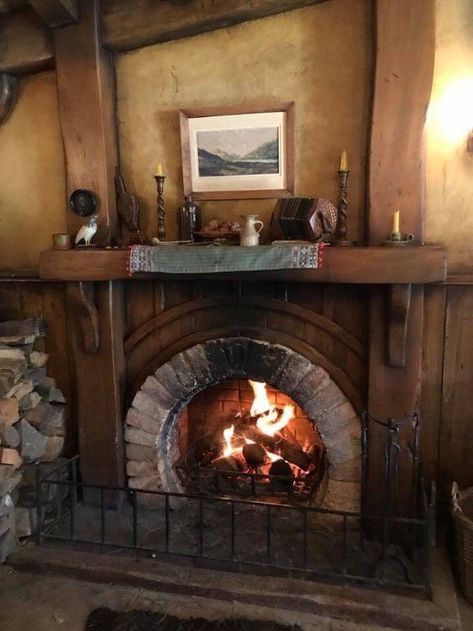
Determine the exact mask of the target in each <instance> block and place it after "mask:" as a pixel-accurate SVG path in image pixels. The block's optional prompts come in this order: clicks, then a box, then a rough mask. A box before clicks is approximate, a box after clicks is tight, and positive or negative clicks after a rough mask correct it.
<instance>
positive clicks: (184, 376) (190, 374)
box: [170, 353, 199, 394]
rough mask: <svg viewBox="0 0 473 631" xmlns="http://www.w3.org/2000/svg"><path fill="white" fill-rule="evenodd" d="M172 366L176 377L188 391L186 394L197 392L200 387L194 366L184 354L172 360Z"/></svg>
mask: <svg viewBox="0 0 473 631" xmlns="http://www.w3.org/2000/svg"><path fill="white" fill-rule="evenodd" d="M170 364H171V366H172V367H173V369H174V372H175V373H176V377H177V378H178V379H179V381H180V382H181V383H182V385H183V386H184V388H185V389H186V393H187V394H190V393H192V392H196V391H197V388H198V386H199V383H198V380H197V376H196V374H195V372H194V370H193V368H192V366H191V365H190V364H188V363H187V361H186V357H185V355H184V353H179V354H178V355H175V356H174V357H173V358H172V359H171V360H170Z"/></svg>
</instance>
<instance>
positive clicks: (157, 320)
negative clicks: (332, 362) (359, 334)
mask: <svg viewBox="0 0 473 631" xmlns="http://www.w3.org/2000/svg"><path fill="white" fill-rule="evenodd" d="M229 304H230V305H240V306H254V307H261V308H264V309H268V310H272V311H277V312H280V313H285V314H287V315H291V316H294V317H296V318H300V319H301V320H305V321H307V322H310V323H312V324H314V325H315V326H317V327H319V328H321V329H323V330H324V331H325V332H326V333H328V334H329V335H331V336H332V337H334V338H336V339H337V340H339V341H341V342H342V343H343V344H345V346H347V347H348V348H350V349H351V350H352V351H353V352H354V353H355V354H356V355H358V356H359V357H360V358H362V359H366V357H367V350H366V348H365V347H364V346H363V344H362V343H361V342H360V341H359V340H357V339H356V338H355V337H353V335H351V334H350V333H349V332H348V331H347V330H346V329H344V328H342V327H341V326H339V325H338V324H335V322H333V321H332V320H328V319H327V318H325V317H324V316H322V315H320V314H318V313H314V312H313V311H309V309H304V308H303V307H299V306H298V305H295V304H290V303H287V302H282V301H281V300H276V299H274V298H258V297H257V296H225V297H222V296H213V297H210V298H199V299H197V300H190V301H188V302H185V303H183V304H180V305H178V306H176V307H173V308H172V309H168V310H167V311H163V312H161V313H159V314H158V315H156V316H154V317H153V318H151V320H148V321H147V322H145V324H143V325H142V326H140V327H139V329H137V330H136V331H134V332H133V333H132V334H131V335H130V336H129V337H128V338H127V340H126V341H125V353H126V354H128V353H130V352H131V351H132V350H133V348H134V347H135V346H136V345H137V344H139V343H140V342H141V341H142V340H143V339H144V338H145V337H147V336H148V335H150V334H151V333H153V332H154V331H156V330H157V329H160V328H161V327H163V326H164V325H166V324H169V322H173V321H174V320H178V319H180V318H182V317H183V316H185V315H186V314H188V313H194V312H195V311H198V310H202V309H209V308H213V307H215V308H218V307H222V306H228V305H229Z"/></svg>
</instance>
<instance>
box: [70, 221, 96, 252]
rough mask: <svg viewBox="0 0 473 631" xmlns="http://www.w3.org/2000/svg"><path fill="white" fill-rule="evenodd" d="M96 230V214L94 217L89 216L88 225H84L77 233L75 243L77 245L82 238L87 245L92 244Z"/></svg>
mask: <svg viewBox="0 0 473 631" xmlns="http://www.w3.org/2000/svg"><path fill="white" fill-rule="evenodd" d="M96 232H97V217H96V215H92V217H90V218H89V220H88V222H87V223H86V225H85V226H82V228H81V229H80V230H79V232H78V233H77V234H76V241H75V244H76V245H77V244H78V243H80V242H81V241H82V240H84V243H85V245H90V240H91V239H92V237H93V236H94V234H95V233H96Z"/></svg>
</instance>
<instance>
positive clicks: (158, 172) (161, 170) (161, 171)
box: [156, 162, 163, 175]
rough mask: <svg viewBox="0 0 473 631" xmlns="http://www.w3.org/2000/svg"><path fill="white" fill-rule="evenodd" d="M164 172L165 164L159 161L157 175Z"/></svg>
mask: <svg viewBox="0 0 473 631" xmlns="http://www.w3.org/2000/svg"><path fill="white" fill-rule="evenodd" d="M162 174H163V165H162V164H161V162H158V164H157V165H156V175H162Z"/></svg>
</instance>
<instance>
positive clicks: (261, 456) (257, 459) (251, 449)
mask: <svg viewBox="0 0 473 631" xmlns="http://www.w3.org/2000/svg"><path fill="white" fill-rule="evenodd" d="M243 457H244V458H245V460H246V462H247V463H248V465H249V466H250V467H258V466H259V465H262V464H264V463H265V462H266V459H267V455H266V450H265V449H263V447H261V446H260V445H257V444H256V443H250V444H248V445H245V446H244V447H243Z"/></svg>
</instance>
